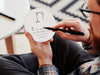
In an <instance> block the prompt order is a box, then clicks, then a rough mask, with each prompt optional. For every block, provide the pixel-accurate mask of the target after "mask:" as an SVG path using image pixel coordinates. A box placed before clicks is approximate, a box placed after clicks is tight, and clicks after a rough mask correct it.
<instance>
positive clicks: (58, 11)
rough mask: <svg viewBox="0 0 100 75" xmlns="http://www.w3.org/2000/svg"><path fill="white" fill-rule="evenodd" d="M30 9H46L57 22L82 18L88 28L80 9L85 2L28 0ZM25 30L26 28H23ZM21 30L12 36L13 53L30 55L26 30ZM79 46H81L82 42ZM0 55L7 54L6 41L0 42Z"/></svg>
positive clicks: (77, 0)
mask: <svg viewBox="0 0 100 75" xmlns="http://www.w3.org/2000/svg"><path fill="white" fill-rule="evenodd" d="M28 1H29V3H30V8H31V10H32V9H35V8H45V9H46V10H48V11H49V12H50V13H51V14H52V15H53V16H54V18H55V20H56V22H59V21H61V20H63V19H70V18H80V19H81V20H82V21H83V22H84V25H85V26H86V27H88V20H87V19H85V18H84V17H83V16H82V14H81V12H80V11H79V8H81V6H82V4H83V0H28ZM23 28H24V27H23ZM23 28H22V29H20V31H18V32H17V33H15V34H13V35H12V37H11V38H12V44H13V51H14V53H15V54H23V53H29V52H31V51H30V45H29V42H28V40H27V38H26V37H25V35H24V30H23ZM78 44H80V45H81V43H80V42H78ZM0 54H7V47H6V43H5V39H2V40H0Z"/></svg>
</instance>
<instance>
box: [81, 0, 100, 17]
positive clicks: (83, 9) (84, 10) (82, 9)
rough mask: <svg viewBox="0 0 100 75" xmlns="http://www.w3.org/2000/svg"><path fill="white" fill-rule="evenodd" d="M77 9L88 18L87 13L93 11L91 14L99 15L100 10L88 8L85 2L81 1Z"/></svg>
mask: <svg viewBox="0 0 100 75" xmlns="http://www.w3.org/2000/svg"><path fill="white" fill-rule="evenodd" d="M79 10H80V11H81V13H82V14H83V16H84V17H85V18H88V17H89V13H93V14H98V15H100V12H96V11H92V10H89V9H88V7H87V5H86V2H85V3H83V5H82V7H81V8H80V9H79Z"/></svg>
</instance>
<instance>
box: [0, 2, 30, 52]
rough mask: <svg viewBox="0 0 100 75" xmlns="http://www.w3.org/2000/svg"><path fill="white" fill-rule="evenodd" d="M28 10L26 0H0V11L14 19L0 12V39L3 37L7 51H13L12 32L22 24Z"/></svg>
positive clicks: (28, 6)
mask: <svg viewBox="0 0 100 75" xmlns="http://www.w3.org/2000/svg"><path fill="white" fill-rule="evenodd" d="M29 11H30V4H29V1H28V0H0V13H3V14H4V15H7V16H10V17H13V18H14V19H15V20H11V19H9V18H7V17H5V16H3V15H1V14H0V40H1V39H5V42H6V45H7V50H8V53H11V54H12V53H14V51H13V40H12V34H14V33H16V32H18V31H19V30H20V29H21V28H22V27H23V26H24V19H25V16H26V14H27V13H28V12H29Z"/></svg>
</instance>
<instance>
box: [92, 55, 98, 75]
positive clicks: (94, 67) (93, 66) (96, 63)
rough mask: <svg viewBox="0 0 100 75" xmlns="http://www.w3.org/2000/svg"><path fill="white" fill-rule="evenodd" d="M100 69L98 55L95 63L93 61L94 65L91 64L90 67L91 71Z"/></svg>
mask: <svg viewBox="0 0 100 75" xmlns="http://www.w3.org/2000/svg"><path fill="white" fill-rule="evenodd" d="M98 71H100V56H99V57H97V58H96V59H95V60H94V61H93V63H92V66H91V69H90V73H96V72H98Z"/></svg>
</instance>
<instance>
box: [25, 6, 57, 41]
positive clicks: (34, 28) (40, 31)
mask: <svg viewBox="0 0 100 75" xmlns="http://www.w3.org/2000/svg"><path fill="white" fill-rule="evenodd" d="M24 25H25V30H26V32H29V33H30V34H31V35H32V37H33V38H34V40H35V41H37V42H45V41H48V40H50V39H51V38H52V37H53V35H54V34H55V32H53V31H51V30H47V29H44V27H54V26H55V25H56V21H55V19H54V17H53V16H52V14H51V13H50V12H48V11H46V10H43V9H40V8H37V9H33V10H31V11H30V12H29V13H28V14H27V16H26V18H25V24H24Z"/></svg>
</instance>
